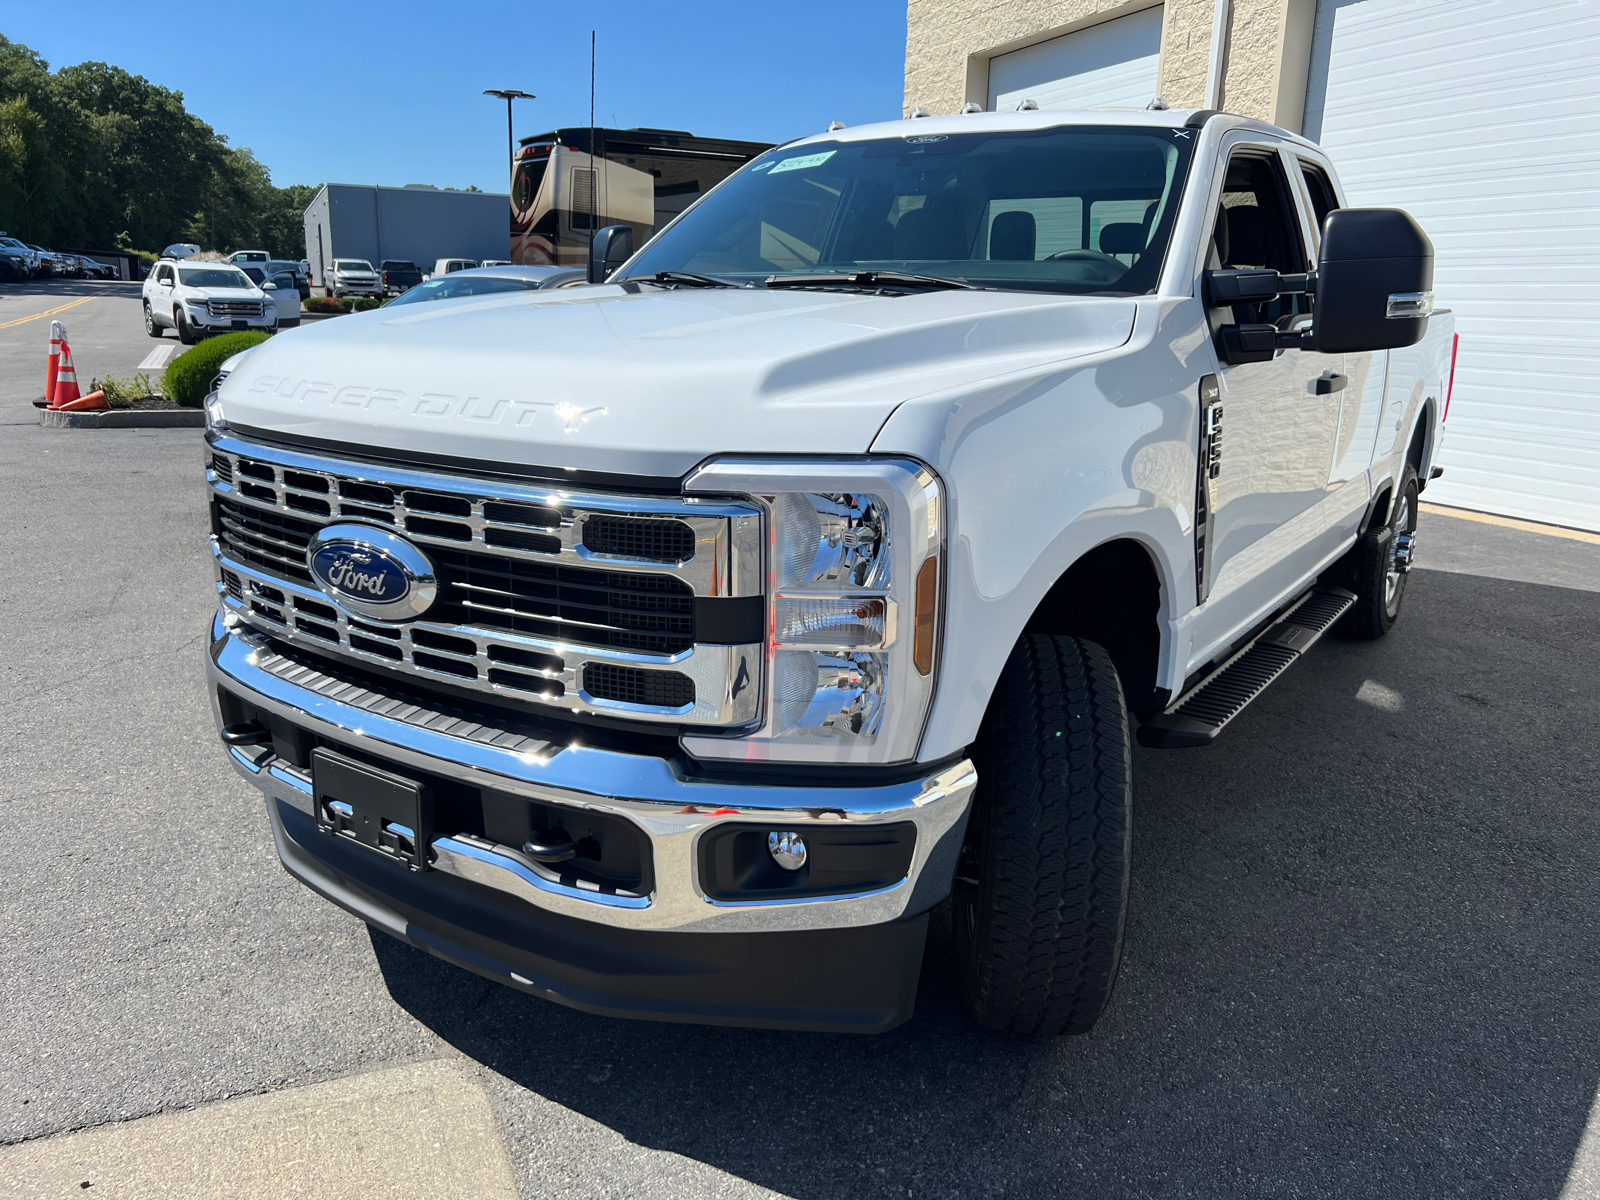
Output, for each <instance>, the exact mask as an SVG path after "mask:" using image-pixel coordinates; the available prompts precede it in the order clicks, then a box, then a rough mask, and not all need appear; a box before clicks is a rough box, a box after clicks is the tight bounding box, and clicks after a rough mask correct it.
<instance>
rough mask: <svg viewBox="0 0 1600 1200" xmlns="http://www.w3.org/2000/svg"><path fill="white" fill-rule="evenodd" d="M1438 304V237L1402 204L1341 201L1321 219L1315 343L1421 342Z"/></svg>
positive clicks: (1378, 346)
mask: <svg viewBox="0 0 1600 1200" xmlns="http://www.w3.org/2000/svg"><path fill="white" fill-rule="evenodd" d="M1432 312H1433V243H1432V242H1431V241H1429V240H1428V235H1427V234H1426V233H1424V232H1423V231H1422V226H1420V225H1418V224H1417V223H1416V221H1414V220H1413V219H1412V217H1411V214H1410V213H1407V212H1403V211H1401V210H1400V209H1398V208H1339V209H1335V210H1334V211H1333V212H1331V213H1329V214H1328V218H1327V220H1326V221H1324V222H1323V223H1322V254H1321V256H1320V258H1319V261H1318V263H1317V306H1316V321H1315V323H1314V326H1313V328H1312V331H1311V339H1310V340H1312V341H1314V342H1315V348H1316V349H1317V350H1319V351H1321V352H1323V353H1324V354H1342V353H1351V352H1355V351H1361V350H1392V349H1396V348H1398V347H1401V346H1414V345H1416V344H1417V343H1418V342H1420V341H1421V340H1422V336H1423V334H1425V333H1426V332H1427V331H1428V316H1429V314H1430V313H1432Z"/></svg>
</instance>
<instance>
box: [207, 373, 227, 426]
mask: <svg viewBox="0 0 1600 1200" xmlns="http://www.w3.org/2000/svg"><path fill="white" fill-rule="evenodd" d="M226 378H227V373H226V372H224V373H223V374H222V375H219V376H218V377H217V382H218V383H221V382H222V381H223V380H224V379H226ZM205 408H206V432H207V433H219V434H220V433H227V432H228V422H227V420H226V419H225V418H224V417H223V415H222V397H220V396H218V395H217V393H216V392H215V391H213V392H211V393H210V394H209V395H208V396H206V404H205Z"/></svg>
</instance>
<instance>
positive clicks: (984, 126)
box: [779, 108, 1315, 150]
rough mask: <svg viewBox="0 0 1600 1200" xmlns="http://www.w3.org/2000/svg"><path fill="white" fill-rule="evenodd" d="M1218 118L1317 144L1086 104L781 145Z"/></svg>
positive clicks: (1231, 117) (881, 126)
mask: <svg viewBox="0 0 1600 1200" xmlns="http://www.w3.org/2000/svg"><path fill="white" fill-rule="evenodd" d="M1212 122H1219V123H1221V124H1223V125H1225V126H1227V127H1228V128H1230V129H1233V128H1238V129H1254V130H1259V131H1260V132H1262V133H1271V134H1275V135H1276V136H1278V137H1281V138H1285V139H1287V140H1289V141H1292V142H1298V143H1300V144H1302V145H1306V146H1312V145H1314V144H1315V143H1313V142H1309V141H1307V140H1306V139H1305V138H1303V137H1301V136H1300V135H1299V134H1297V133H1291V132H1290V131H1289V130H1287V129H1280V128H1279V127H1278V126H1276V125H1269V124H1267V123H1266V122H1265V121H1257V120H1255V119H1254V118H1252V117H1241V116H1236V115H1235V114H1233V113H1225V112H1212V111H1208V110H1205V109H1197V108H1167V109H1146V108H1081V109H1062V110H1059V111H1058V110H1053V109H1032V110H1029V111H1027V112H981V113H955V114H952V115H950V116H943V117H906V118H903V119H902V120H899V121H876V122H873V123H872V124H870V125H855V126H847V127H846V128H844V129H835V130H828V131H824V132H821V133H815V134H812V135H810V136H809V137H802V138H796V139H795V140H794V141H792V142H786V143H784V144H783V146H781V147H779V149H784V150H787V149H789V148H790V147H792V146H804V145H807V144H809V143H812V142H867V141H873V140H874V139H877V138H891V137H907V136H910V135H913V134H915V135H922V136H928V135H937V134H945V135H949V134H952V133H973V132H977V131H990V132H1005V131H1010V130H1018V131H1024V130H1033V129H1055V128H1059V127H1061V126H1063V125H1099V126H1105V125H1124V126H1127V127H1129V128H1133V129H1184V128H1192V129H1198V128H1200V127H1201V126H1203V125H1207V124H1210V123H1212Z"/></svg>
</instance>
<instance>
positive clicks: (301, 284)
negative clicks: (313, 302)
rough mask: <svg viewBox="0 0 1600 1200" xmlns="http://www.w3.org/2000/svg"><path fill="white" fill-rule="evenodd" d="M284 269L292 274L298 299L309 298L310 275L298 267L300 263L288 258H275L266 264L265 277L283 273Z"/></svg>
mask: <svg viewBox="0 0 1600 1200" xmlns="http://www.w3.org/2000/svg"><path fill="white" fill-rule="evenodd" d="M284 271H287V272H289V274H291V275H293V276H294V286H295V290H296V291H297V292H299V293H300V299H302V300H309V299H311V276H310V275H309V274H308V273H307V272H305V271H303V270H301V269H300V264H299V263H297V262H290V261H289V260H288V259H282V258H275V259H273V260H272V261H271V262H269V263H268V264H267V278H269V279H270V278H272V276H274V275H278V274H281V273H283V272H284Z"/></svg>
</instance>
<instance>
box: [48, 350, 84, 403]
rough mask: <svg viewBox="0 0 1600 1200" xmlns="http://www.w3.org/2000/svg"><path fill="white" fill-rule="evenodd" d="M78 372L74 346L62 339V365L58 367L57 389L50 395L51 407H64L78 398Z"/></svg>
mask: <svg viewBox="0 0 1600 1200" xmlns="http://www.w3.org/2000/svg"><path fill="white" fill-rule="evenodd" d="M79 396H80V393H79V391H78V372H77V370H76V369H75V368H74V367H73V365H72V347H71V346H69V345H67V340H66V339H65V338H62V339H61V365H60V366H59V367H57V368H56V390H55V393H54V395H52V396H51V397H50V407H51V408H63V407H65V406H66V405H68V404H71V403H72V402H73V401H74V400H76V399H78V398H79Z"/></svg>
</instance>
